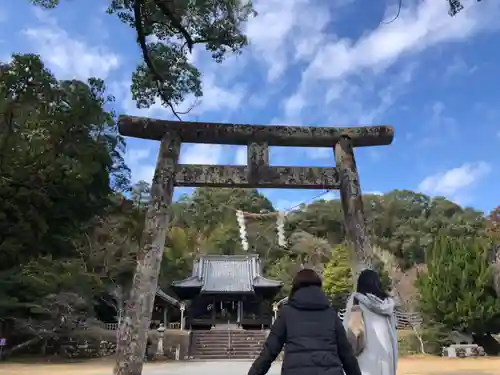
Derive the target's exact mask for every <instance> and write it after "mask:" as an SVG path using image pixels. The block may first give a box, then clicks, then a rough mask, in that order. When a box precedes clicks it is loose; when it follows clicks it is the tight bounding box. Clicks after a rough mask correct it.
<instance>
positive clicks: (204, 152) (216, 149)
mask: <svg viewBox="0 0 500 375" xmlns="http://www.w3.org/2000/svg"><path fill="white" fill-rule="evenodd" d="M222 151H223V147H222V146H221V145H209V144H189V145H182V149H181V155H180V158H179V163H181V164H218V163H219V162H220V160H221V158H222V156H223V153H222Z"/></svg>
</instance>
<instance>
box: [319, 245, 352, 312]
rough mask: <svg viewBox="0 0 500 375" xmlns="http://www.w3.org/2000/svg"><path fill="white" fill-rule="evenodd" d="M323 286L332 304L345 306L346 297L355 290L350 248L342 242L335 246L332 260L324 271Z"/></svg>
mask: <svg viewBox="0 0 500 375" xmlns="http://www.w3.org/2000/svg"><path fill="white" fill-rule="evenodd" d="M323 288H324V290H325V293H326V294H327V296H328V297H329V299H330V301H331V303H332V306H334V307H336V308H342V307H343V305H344V307H345V297H346V295H348V294H349V293H351V292H352V291H353V276H352V270H351V265H350V255H349V248H348V247H347V246H346V245H344V244H340V245H337V246H335V247H334V248H333V250H332V256H331V258H330V261H329V262H328V263H326V265H325V269H324V271H323Z"/></svg>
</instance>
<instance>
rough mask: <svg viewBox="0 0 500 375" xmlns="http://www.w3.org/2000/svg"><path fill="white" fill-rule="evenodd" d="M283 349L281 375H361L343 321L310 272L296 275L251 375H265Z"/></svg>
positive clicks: (312, 272) (315, 276) (306, 270)
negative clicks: (285, 302) (286, 301)
mask: <svg viewBox="0 0 500 375" xmlns="http://www.w3.org/2000/svg"><path fill="white" fill-rule="evenodd" d="M283 346H285V356H284V359H283V365H282V366H281V374H282V375H320V374H321V375H344V372H345V374H346V375H361V371H360V370H359V366H358V362H357V360H356V357H355V356H354V353H353V350H352V347H351V345H350V344H349V342H348V341H347V337H346V333H345V330H344V327H343V326H342V321H341V320H340V318H339V317H338V315H337V312H336V311H335V310H334V309H333V308H332V307H331V306H330V304H329V303H328V299H327V298H326V296H325V293H324V292H323V290H322V289H321V279H320V277H319V276H318V274H317V273H316V272H314V271H313V270H311V269H302V270H300V271H299V272H298V273H297V274H296V275H295V277H294V279H293V283H292V290H291V292H290V297H289V298H288V303H287V304H285V305H284V306H283V307H282V308H281V309H280V312H279V315H278V317H277V319H276V321H275V322H274V324H273V326H272V328H271V332H270V333H269V336H268V338H267V340H266V342H265V343H264V347H263V349H262V351H261V353H260V355H259V357H258V358H257V359H256V360H255V362H254V363H253V364H252V367H251V368H250V371H249V372H248V375H265V374H266V373H267V371H268V370H269V368H270V367H271V363H272V362H273V361H274V360H275V359H276V357H277V356H278V355H279V353H280V352H281V349H282V348H283Z"/></svg>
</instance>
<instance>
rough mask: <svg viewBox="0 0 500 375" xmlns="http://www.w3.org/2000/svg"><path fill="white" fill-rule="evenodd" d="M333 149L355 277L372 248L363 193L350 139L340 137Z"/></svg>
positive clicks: (367, 260) (368, 258)
mask: <svg viewBox="0 0 500 375" xmlns="http://www.w3.org/2000/svg"><path fill="white" fill-rule="evenodd" d="M334 153H335V163H336V167H337V171H338V174H339V180H340V201H341V202H342V210H343V211H344V222H345V227H346V228H345V229H346V234H347V239H348V242H349V243H350V246H351V262H352V268H353V278H354V280H357V276H358V274H359V272H360V270H361V268H362V267H363V266H364V265H367V264H369V263H370V262H371V257H372V248H371V245H370V238H369V236H368V232H367V230H366V221H365V215H364V211H363V196H362V194H361V185H360V182H359V174H358V169H357V167H356V160H355V159H354V151H353V145H352V141H351V139H350V138H349V137H345V136H343V137H341V138H340V139H339V141H338V142H337V143H336V144H335V148H334Z"/></svg>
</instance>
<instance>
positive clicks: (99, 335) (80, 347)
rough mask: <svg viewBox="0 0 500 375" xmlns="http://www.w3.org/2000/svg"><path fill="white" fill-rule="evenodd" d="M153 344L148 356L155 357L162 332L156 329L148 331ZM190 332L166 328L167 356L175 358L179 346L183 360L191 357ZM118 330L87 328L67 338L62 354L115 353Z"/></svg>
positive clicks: (75, 356)
mask: <svg viewBox="0 0 500 375" xmlns="http://www.w3.org/2000/svg"><path fill="white" fill-rule="evenodd" d="M148 337H149V339H150V340H151V345H150V346H149V347H148V353H147V354H148V356H149V357H154V356H156V354H157V350H158V341H159V340H160V337H161V336H160V334H159V333H158V331H156V330H151V331H149V333H148ZM190 337H191V336H190V334H189V332H188V331H180V330H166V331H165V333H164V339H163V350H164V353H165V357H166V358H168V359H172V360H173V359H175V349H176V348H177V347H179V349H180V353H179V354H180V355H179V358H180V359H181V360H185V359H188V357H189V344H190ZM115 338H116V331H108V330H92V331H90V330H86V331H83V332H80V333H78V334H76V335H75V337H73V338H70V339H68V340H66V341H65V342H64V343H63V344H62V345H61V350H60V354H61V356H63V357H66V358H72V359H78V358H82V359H83V358H100V357H107V356H110V355H113V354H114V353H115V351H116V341H115Z"/></svg>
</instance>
